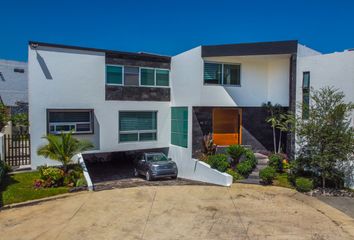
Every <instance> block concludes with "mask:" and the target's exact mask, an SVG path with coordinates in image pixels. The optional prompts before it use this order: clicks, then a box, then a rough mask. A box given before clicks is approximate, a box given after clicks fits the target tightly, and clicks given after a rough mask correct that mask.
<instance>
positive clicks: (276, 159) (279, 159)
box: [268, 154, 284, 172]
mask: <svg viewBox="0 0 354 240" xmlns="http://www.w3.org/2000/svg"><path fill="white" fill-rule="evenodd" d="M268 159H269V163H268V165H269V166H270V167H272V168H274V169H275V170H276V171H277V172H282V171H283V159H284V158H283V156H282V155H280V154H272V155H270V156H269V158H268Z"/></svg>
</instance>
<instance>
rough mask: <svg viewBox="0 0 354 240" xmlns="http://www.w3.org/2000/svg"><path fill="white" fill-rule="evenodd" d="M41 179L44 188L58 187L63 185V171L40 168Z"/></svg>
mask: <svg viewBox="0 0 354 240" xmlns="http://www.w3.org/2000/svg"><path fill="white" fill-rule="evenodd" d="M40 175H41V179H42V180H43V181H44V182H45V184H44V186H45V187H58V186H62V185H63V180H64V171H63V170H62V169H60V168H57V167H42V168H40Z"/></svg>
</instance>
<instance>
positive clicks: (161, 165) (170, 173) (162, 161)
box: [134, 152, 178, 181]
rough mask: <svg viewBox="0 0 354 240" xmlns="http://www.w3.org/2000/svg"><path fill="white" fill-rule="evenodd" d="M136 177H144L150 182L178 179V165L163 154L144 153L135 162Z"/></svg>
mask: <svg viewBox="0 0 354 240" xmlns="http://www.w3.org/2000/svg"><path fill="white" fill-rule="evenodd" d="M134 175H135V176H136V177H137V176H139V175H144V176H145V177H146V180H148V181H150V180H153V179H156V178H164V177H171V178H173V179H176V178H177V175H178V169H177V164H176V163H175V162H174V161H172V160H171V159H170V158H167V157H166V155H165V154H163V153H161V152H156V153H143V154H141V155H140V156H138V157H137V158H136V159H135V161H134Z"/></svg>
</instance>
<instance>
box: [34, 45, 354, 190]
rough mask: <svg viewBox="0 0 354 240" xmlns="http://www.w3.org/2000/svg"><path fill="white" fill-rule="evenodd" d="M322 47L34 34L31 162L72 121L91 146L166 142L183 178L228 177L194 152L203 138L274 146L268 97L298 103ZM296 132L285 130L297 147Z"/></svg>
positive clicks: (114, 148)
mask: <svg viewBox="0 0 354 240" xmlns="http://www.w3.org/2000/svg"><path fill="white" fill-rule="evenodd" d="M352 53H353V52H350V53H348V54H350V56H351V57H353V54H352ZM319 56H322V55H321V54H320V53H319V52H317V51H315V50H312V49H310V48H307V47H305V46H303V45H300V44H298V42H297V41H280V42H262V43H246V44H230V45H216V46H199V47H196V48H193V49H191V50H189V51H186V52H183V53H181V54H179V55H176V56H173V57H167V56H160V55H154V54H146V53H127V52H119V51H111V50H104V49H93V48H85V47H75V46H66V45H58V44H48V43H41V42H30V43H29V54H28V71H29V105H30V108H29V119H30V122H31V125H30V134H31V154H32V168H36V167H37V166H40V165H43V164H55V163H54V162H51V161H50V160H48V159H44V158H43V157H40V156H37V154H36V150H37V148H38V147H39V146H40V145H41V144H43V143H45V141H44V140H43V139H42V138H41V137H42V136H44V135H46V134H48V133H52V134H57V133H60V132H61V131H69V130H72V131H73V132H74V133H75V134H76V137H78V138H83V139H89V140H91V141H92V142H93V143H94V145H95V149H94V150H92V151H90V153H91V154H95V153H97V154H99V153H102V154H103V153H108V154H109V153H112V152H132V151H134V152H136V151H146V150H149V151H154V150H159V151H164V152H166V154H168V155H169V156H170V157H171V158H173V159H174V160H175V161H176V162H177V165H178V168H179V176H180V177H184V178H189V179H195V180H200V181H206V182H213V183H218V184H223V185H228V184H230V183H231V180H230V176H228V175H227V174H221V175H218V174H217V173H215V171H214V170H210V169H209V168H208V167H207V166H206V165H205V164H204V163H201V162H199V161H197V160H196V159H197V158H198V156H199V155H200V154H201V153H202V151H203V137H204V136H205V135H208V134H211V136H212V137H213V140H214V142H215V143H216V144H217V145H219V146H226V145H230V144H243V145H248V146H250V147H252V148H253V149H256V150H272V146H273V145H272V144H273V143H272V129H271V128H270V126H269V124H268V123H266V121H265V119H266V117H267V116H268V113H267V110H266V108H264V107H262V104H263V103H267V102H271V103H272V104H281V105H282V106H283V107H284V110H289V111H292V112H295V110H296V109H295V108H296V101H297V100H298V101H299V100H300V101H301V99H302V97H301V96H300V95H299V94H300V93H301V89H302V86H301V85H299V82H302V77H303V76H302V75H303V74H302V72H303V71H306V72H308V71H311V69H312V68H318V66H317V65H316V64H315V66H313V65H311V64H310V63H309V65H307V64H308V63H307V62H310V61H316V60H311V59H315V58H316V57H319ZM307 59H308V60H307ZM306 67H308V69H306ZM351 71H353V70H351ZM348 74H349V73H348ZM352 76H353V75H351V76H349V77H348V78H350V77H352ZM294 139H295V136H293V135H290V134H289V135H288V136H287V135H286V134H284V137H283V143H282V146H283V149H286V151H287V153H289V154H291V153H292V152H293V150H294V148H295V141H294Z"/></svg>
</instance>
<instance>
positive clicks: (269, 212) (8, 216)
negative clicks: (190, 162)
mask: <svg viewBox="0 0 354 240" xmlns="http://www.w3.org/2000/svg"><path fill="white" fill-rule="evenodd" d="M0 229H1V233H0V239H6V240H13V239H58V240H59V239H65V240H66V239H68V240H70V239H124V240H126V239H149V240H150V239H152V240H159V239H161V240H166V239H169V240H170V239H193V240H198V239H252V240H253V239H256V240H260V239H287V240H289V239H290V240H291V239H296V240H301V239H318V240H319V239H344V240H346V239H348V240H349V239H354V220H353V219H352V218H350V217H348V216H347V215H345V214H343V213H341V212H340V211H338V210H337V209H334V208H332V207H330V206H328V205H326V204H325V203H323V202H321V201H319V200H317V199H316V198H313V197H309V196H306V195H303V194H300V193H297V192H295V191H293V190H290V189H285V188H278V187H264V186H259V185H248V184H234V185H233V186H232V187H230V188H226V187H217V186H157V187H155V186H150V187H137V188H124V189H114V190H107V191H100V192H83V193H77V194H73V195H72V196H71V197H68V198H64V199H58V200H53V201H49V202H44V203H42V204H38V205H34V206H28V207H22V208H16V209H9V210H4V211H2V212H0Z"/></svg>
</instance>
